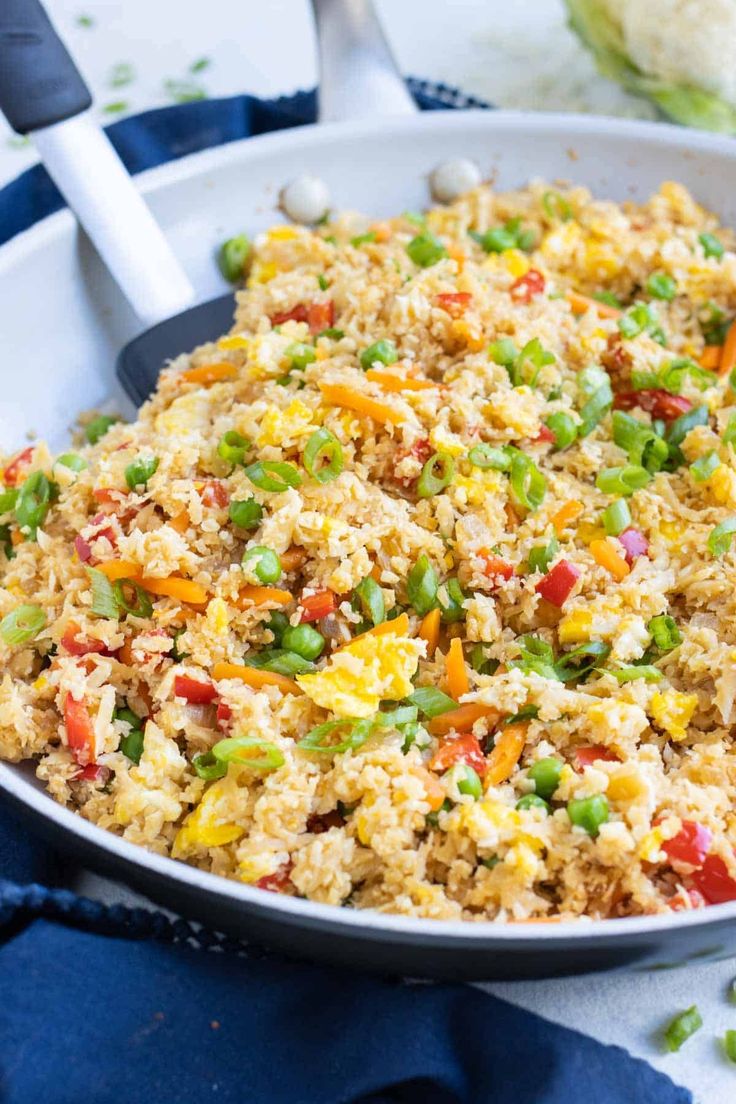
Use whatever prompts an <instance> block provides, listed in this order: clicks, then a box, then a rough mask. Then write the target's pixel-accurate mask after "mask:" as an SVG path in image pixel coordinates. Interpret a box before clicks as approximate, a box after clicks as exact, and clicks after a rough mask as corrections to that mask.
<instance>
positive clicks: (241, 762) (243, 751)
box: [212, 736, 284, 770]
mask: <svg viewBox="0 0 736 1104" xmlns="http://www.w3.org/2000/svg"><path fill="white" fill-rule="evenodd" d="M254 753H255V754H254ZM259 753H260V754H259ZM212 754H213V755H214V757H215V759H216V760H217V762H218V763H237V764H238V766H247V767H252V768H253V770H276V768H277V767H282V766H283V765H284V756H283V752H282V751H281V750H280V749H279V748H278V747H276V745H275V744H270V743H268V741H267V740H260V739H259V738H258V737H257V736H232V737H230V738H229V739H226V740H218V742H217V743H216V744H214V745H213V747H212Z"/></svg>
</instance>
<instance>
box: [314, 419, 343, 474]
mask: <svg viewBox="0 0 736 1104" xmlns="http://www.w3.org/2000/svg"><path fill="white" fill-rule="evenodd" d="M325 461H326V462H325ZM344 466H345V462H344V460H343V457H342V445H341V444H340V442H339V441H338V439H337V437H335V435H334V433H330V431H329V429H325V427H324V426H321V427H320V428H319V429H316V430H315V431H314V433H313V434H312V436H311V437H310V438H309V440H308V441H307V443H306V446H305V448H304V467H305V468H306V469H307V472H308V473H309V474H310V475H311V476H312V478H313V479H316V480H317V482H318V483H331V482H332V480H333V479H337V477H338V475H339V474H340V472H341V471H342V470H343V467H344Z"/></svg>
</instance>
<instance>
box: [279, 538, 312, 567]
mask: <svg viewBox="0 0 736 1104" xmlns="http://www.w3.org/2000/svg"><path fill="white" fill-rule="evenodd" d="M307 558H308V553H307V550H306V548H299V547H298V546H297V545H295V544H293V545H292V546H291V548H287V549H286V551H285V552H282V553H281V555H280V556H279V559H280V560H281V566H282V568H283V569H284V571H298V570H299V568H300V567H301V566H302V565H303V564H304V563H305V562H306V560H307Z"/></svg>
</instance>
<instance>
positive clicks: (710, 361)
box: [699, 345, 721, 372]
mask: <svg viewBox="0 0 736 1104" xmlns="http://www.w3.org/2000/svg"><path fill="white" fill-rule="evenodd" d="M699 363H700V367H701V368H705V369H706V371H708V372H715V371H716V370H717V369H718V368H719V367H720V364H721V346H720V345H706V346H705V348H704V349H703V351H702V353H701V354H700V362H699Z"/></svg>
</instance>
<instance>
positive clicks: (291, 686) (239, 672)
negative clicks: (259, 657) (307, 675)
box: [212, 662, 302, 694]
mask: <svg viewBox="0 0 736 1104" xmlns="http://www.w3.org/2000/svg"><path fill="white" fill-rule="evenodd" d="M212 678H213V679H214V680H215V682H219V681H220V679H240V681H241V682H244V683H245V685H246V686H251V687H252V688H253V689H254V690H260V689H261V687H263V686H278V688H279V690H281V692H282V693H283V694H301V692H302V691H301V689H300V688H299V687H298V686H297V684H296V683H295V682H294V681H293V679H290V678H287V677H286V675H277V674H276V673H275V672H274V671H260V670H258V668H256V667H243V666H241V665H240V664H239V663H225V662H220V663H216V664H215V665H214V667H213V668H212Z"/></svg>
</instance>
